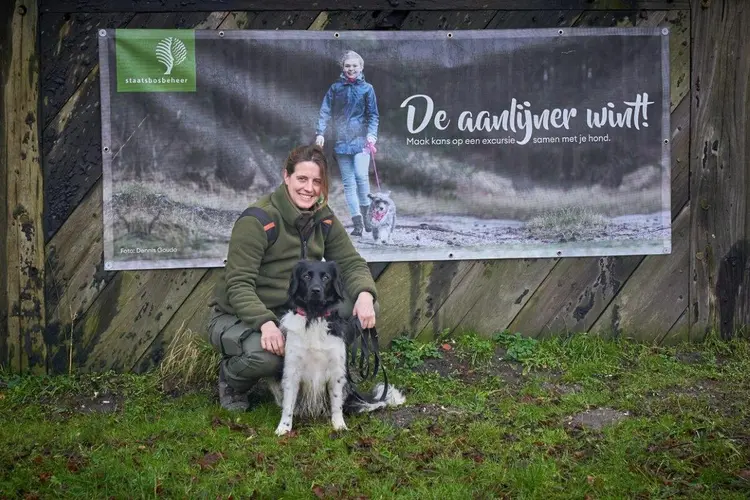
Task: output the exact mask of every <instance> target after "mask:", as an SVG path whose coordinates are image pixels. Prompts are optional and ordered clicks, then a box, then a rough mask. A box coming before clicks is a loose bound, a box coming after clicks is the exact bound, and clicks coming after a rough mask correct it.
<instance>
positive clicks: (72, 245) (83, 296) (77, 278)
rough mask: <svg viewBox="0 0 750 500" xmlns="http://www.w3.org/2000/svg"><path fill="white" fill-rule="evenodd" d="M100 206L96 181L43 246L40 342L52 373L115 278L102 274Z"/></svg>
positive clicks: (59, 369) (61, 367)
mask: <svg viewBox="0 0 750 500" xmlns="http://www.w3.org/2000/svg"><path fill="white" fill-rule="evenodd" d="M101 205H102V183H101V182H98V183H97V184H96V186H94V188H93V189H92V190H91V191H90V192H89V193H88V194H87V195H86V198H84V200H83V202H81V203H80V204H79V205H78V206H77V207H76V209H75V210H74V211H73V214H72V215H71V216H70V217H69V218H68V220H67V221H66V222H65V225H64V226H63V228H62V229H61V230H60V231H58V232H57V234H55V236H54V237H53V238H52V240H50V242H49V243H47V246H46V253H47V265H46V271H47V274H46V275H47V279H46V283H45V297H46V304H47V327H46V329H45V330H46V333H45V339H46V341H47V349H48V350H49V359H50V362H49V365H50V371H52V372H53V373H63V372H65V371H67V369H68V363H69V359H68V354H67V352H66V351H67V349H68V344H69V343H70V341H71V332H72V331H73V330H74V328H75V326H76V325H77V324H78V323H79V321H80V320H81V319H82V318H83V315H84V313H85V312H86V311H87V310H88V308H89V306H90V305H91V303H92V302H93V301H94V299H95V298H96V297H97V296H98V295H99V293H101V291H102V290H103V289H104V287H105V286H107V284H108V283H109V282H110V281H112V279H113V278H114V277H115V276H116V274H117V273H116V272H114V271H105V270H104V255H103V244H102V234H103V226H102V207H101Z"/></svg>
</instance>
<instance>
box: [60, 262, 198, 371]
mask: <svg viewBox="0 0 750 500" xmlns="http://www.w3.org/2000/svg"><path fill="white" fill-rule="evenodd" d="M205 274H206V270H205V269H187V270H180V271H174V270H158V271H148V272H120V273H118V274H117V276H115V279H114V280H112V282H111V283H110V284H109V285H107V286H106V287H105V288H104V291H103V292H102V293H101V294H100V295H99V296H98V297H97V300H96V302H94V304H93V305H92V306H91V307H90V308H89V310H88V311H87V312H86V314H85V315H84V318H83V321H81V323H80V324H79V325H78V326H77V327H76V328H75V329H74V334H73V337H74V340H75V345H74V349H73V357H74V359H75V360H76V363H77V364H78V366H79V369H80V370H82V371H103V370H108V369H112V370H115V371H124V370H127V369H129V368H130V367H132V366H134V365H135V362H136V361H137V360H138V359H139V358H140V356H141V354H142V353H143V352H144V351H145V350H146V349H147V348H148V347H149V346H150V345H151V342H153V340H154V338H155V337H156V335H157V334H158V333H159V331H160V330H161V329H162V328H164V326H165V325H166V324H167V323H168V322H169V320H170V319H171V318H172V316H173V315H174V313H175V311H177V309H178V308H179V306H180V305H181V304H182V303H183V302H184V300H185V299H186V298H187V297H188V296H189V295H190V292H192V291H193V289H194V288H195V286H196V285H197V284H198V282H200V280H201V278H203V276H204V275H205Z"/></svg>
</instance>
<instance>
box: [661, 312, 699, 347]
mask: <svg viewBox="0 0 750 500" xmlns="http://www.w3.org/2000/svg"><path fill="white" fill-rule="evenodd" d="M689 318H690V307H687V306H686V307H685V310H684V311H682V314H680V317H679V318H677V321H675V322H674V325H672V328H670V329H669V331H667V332H666V333H665V334H664V335H663V336H662V337H661V338H659V339H657V340H656V342H655V343H656V344H659V345H675V344H679V343H680V342H686V341H688V340H689V339H690V322H689Z"/></svg>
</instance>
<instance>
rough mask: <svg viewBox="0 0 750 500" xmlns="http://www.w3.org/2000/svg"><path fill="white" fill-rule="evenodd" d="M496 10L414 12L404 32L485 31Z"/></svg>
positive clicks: (403, 26)
mask: <svg viewBox="0 0 750 500" xmlns="http://www.w3.org/2000/svg"><path fill="white" fill-rule="evenodd" d="M496 13H497V12H496V11H494V10H471V11H460V10H447V11H441V10H427V11H419V10H413V11H411V12H409V15H408V16H406V19H404V22H403V23H402V24H401V29H402V30H425V29H429V30H459V29H460V30H470V29H484V28H486V27H487V24H488V23H489V22H490V21H491V20H492V18H493V17H495V14H496Z"/></svg>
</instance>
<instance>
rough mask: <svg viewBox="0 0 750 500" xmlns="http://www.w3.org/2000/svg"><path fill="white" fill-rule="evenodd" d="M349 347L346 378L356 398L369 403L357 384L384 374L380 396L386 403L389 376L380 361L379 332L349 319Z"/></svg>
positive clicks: (347, 342)
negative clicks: (357, 387) (371, 359)
mask: <svg viewBox="0 0 750 500" xmlns="http://www.w3.org/2000/svg"><path fill="white" fill-rule="evenodd" d="M344 341H345V342H346V345H347V350H346V366H347V370H346V377H347V381H348V382H349V384H350V385H351V386H352V392H353V394H354V396H355V397H356V398H357V399H358V400H360V401H361V402H365V403H369V402H370V401H368V400H367V399H366V398H365V397H364V396H362V395H361V394H360V393H359V392H358V391H357V389H356V384H359V383H361V382H364V381H365V380H368V379H370V378H372V379H375V377H377V375H378V372H379V371H382V372H383V393H382V394H381V396H380V399H379V401H385V399H386V396H387V394H388V385H389V384H388V374H387V372H386V369H385V366H383V364H382V362H381V359H380V347H379V345H378V331H377V330H376V329H375V328H362V326H361V325H360V323H359V319H358V318H356V317H352V318H350V319H349V328H347V336H346V338H345V339H344ZM357 354H359V360H358V361H359V362H357ZM371 356H372V358H373V365H372V369H371V367H370V357H371ZM352 373H356V374H357V375H358V377H359V380H355V379H354V378H353V377H352Z"/></svg>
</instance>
